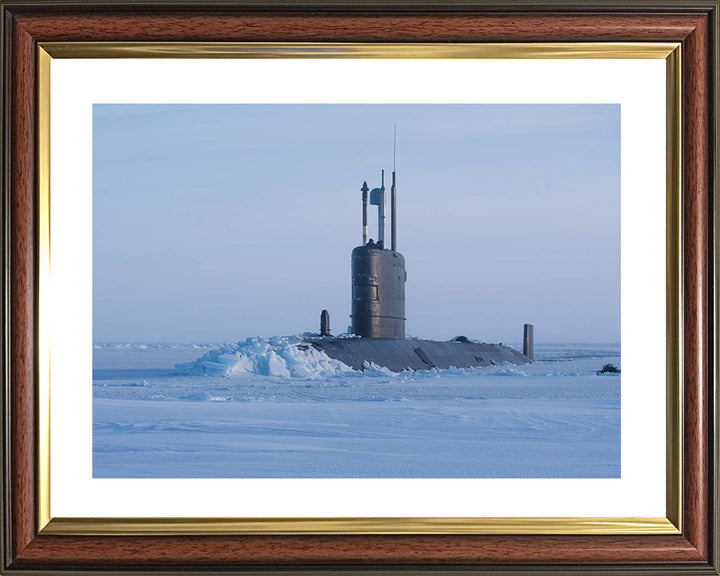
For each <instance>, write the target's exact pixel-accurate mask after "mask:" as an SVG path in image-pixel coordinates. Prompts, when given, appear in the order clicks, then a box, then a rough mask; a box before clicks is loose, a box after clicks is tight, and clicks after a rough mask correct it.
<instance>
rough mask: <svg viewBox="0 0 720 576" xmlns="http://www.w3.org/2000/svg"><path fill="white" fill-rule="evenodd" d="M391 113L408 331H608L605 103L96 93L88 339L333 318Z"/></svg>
mask: <svg viewBox="0 0 720 576" xmlns="http://www.w3.org/2000/svg"><path fill="white" fill-rule="evenodd" d="M394 124H397V131H398V136H397V143H398V145H397V171H398V250H399V251H400V252H402V253H403V254H404V256H405V260H406V267H407V273H408V282H407V285H406V299H407V310H406V312H407V314H406V315H407V319H408V320H407V332H408V333H409V334H412V335H415V336H420V337H426V338H438V339H446V338H452V337H454V336H456V335H458V334H464V335H467V336H468V337H470V338H477V339H480V340H484V341H488V342H518V341H520V340H521V336H522V325H523V323H525V322H530V323H533V324H535V334H536V342H568V343H579V342H619V341H620V106H619V105H605V104H602V105H585V104H583V105H478V104H472V105H443V104H440V105H377V104H375V105H167V104H161V105H137V104H127V105H126V104H119V105H114V104H102V105H99V104H98V105H95V106H94V109H93V277H94V284H93V330H94V334H93V340H94V341H95V342H218V341H236V340H239V339H242V338H245V337H247V336H254V335H263V336H270V335H279V334H294V333H300V332H304V331H311V330H317V329H318V325H319V315H320V311H321V310H322V309H323V308H327V309H328V310H329V312H330V319H331V327H332V329H333V331H334V332H340V331H344V330H345V328H346V327H347V325H348V324H349V323H350V318H349V314H350V252H351V250H352V248H353V247H354V246H357V245H358V244H360V241H361V202H360V198H361V192H360V187H361V186H362V183H363V180H367V182H368V185H369V186H370V187H371V188H372V187H375V186H378V185H379V184H380V170H381V169H385V171H386V174H388V175H389V173H390V172H391V171H392V161H393V125H394ZM388 181H389V180H388ZM369 220H370V224H371V226H370V235H371V237H373V238H377V232H376V211H375V209H374V208H373V209H372V210H371V211H370V218H369ZM389 222H390V220H389V213H388V220H387V224H388V232H387V236H388V237H389Z"/></svg>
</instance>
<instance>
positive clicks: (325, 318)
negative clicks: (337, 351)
mask: <svg viewBox="0 0 720 576" xmlns="http://www.w3.org/2000/svg"><path fill="white" fill-rule="evenodd" d="M320 336H330V313H329V312H328V311H327V310H323V311H322V312H321V313H320Z"/></svg>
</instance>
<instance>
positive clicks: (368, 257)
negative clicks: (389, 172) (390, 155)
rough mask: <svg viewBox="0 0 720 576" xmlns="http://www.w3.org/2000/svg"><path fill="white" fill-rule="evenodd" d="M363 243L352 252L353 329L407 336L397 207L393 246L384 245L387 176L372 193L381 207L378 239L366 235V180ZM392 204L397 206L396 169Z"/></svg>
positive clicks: (360, 333) (360, 332)
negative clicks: (398, 250) (397, 231)
mask: <svg viewBox="0 0 720 576" xmlns="http://www.w3.org/2000/svg"><path fill="white" fill-rule="evenodd" d="M361 190H362V192H363V244H362V245H361V246H358V247H356V248H355V249H353V251H352V256H351V264H350V267H351V275H352V306H351V309H352V313H351V315H350V316H351V319H352V332H353V334H355V335H357V336H362V337H363V338H393V339H403V338H405V282H406V280H407V273H406V272H405V258H404V257H403V255H402V254H400V253H399V252H397V250H396V249H395V248H396V238H395V210H394V209H393V211H392V214H391V217H392V218H391V219H392V222H391V229H392V231H393V235H392V244H393V249H391V250H389V249H387V248H385V178H384V173H383V177H382V184H381V187H380V188H375V189H373V190H372V191H371V192H370V204H371V205H376V206H377V207H378V241H377V242H373V240H372V239H370V240H369V241H368V242H366V241H365V240H366V238H367V203H366V198H367V183H363V187H362V188H361ZM391 190H392V205H393V208H394V206H395V172H393V184H392V189H391Z"/></svg>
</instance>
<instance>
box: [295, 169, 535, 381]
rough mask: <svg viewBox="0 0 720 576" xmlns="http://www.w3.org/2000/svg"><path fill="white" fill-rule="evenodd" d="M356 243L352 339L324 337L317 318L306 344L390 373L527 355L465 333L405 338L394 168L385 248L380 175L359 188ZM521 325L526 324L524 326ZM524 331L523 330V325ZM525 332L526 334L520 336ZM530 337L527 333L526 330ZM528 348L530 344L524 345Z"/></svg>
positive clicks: (325, 333)
mask: <svg viewBox="0 0 720 576" xmlns="http://www.w3.org/2000/svg"><path fill="white" fill-rule="evenodd" d="M360 190H361V192H362V223H363V230H362V245H360V246H357V247H356V248H354V249H353V251H352V259H351V273H352V306H351V307H352V314H351V315H350V316H351V318H352V326H351V329H352V333H353V334H354V335H355V336H358V338H332V337H330V338H328V336H329V333H330V320H329V317H328V318H327V325H325V324H324V321H325V316H324V315H325V314H326V311H324V310H323V315H322V316H321V326H320V336H321V337H320V338H317V337H308V338H306V342H307V343H309V344H311V345H312V346H313V347H314V348H316V349H317V350H321V351H322V352H324V353H325V354H327V355H328V356H329V357H330V358H333V359H335V360H340V361H341V362H343V363H344V364H347V365H348V366H351V367H352V368H354V369H355V370H363V369H364V368H366V367H367V366H369V365H370V364H374V365H376V366H380V367H384V368H387V369H389V370H393V371H395V372H399V371H402V370H429V369H431V368H450V367H451V366H454V367H456V368H468V367H471V366H494V365H496V364H501V363H502V362H510V363H512V364H524V363H526V362H530V361H531V358H529V357H528V356H525V355H523V354H521V353H520V352H518V351H517V350H514V349H512V348H510V347H509V346H503V345H502V343H501V344H484V343H479V342H471V341H470V340H468V338H467V337H466V336H458V337H457V338H455V339H454V340H450V341H444V342H441V341H435V340H421V339H419V338H405V282H406V281H407V273H406V272H405V258H404V256H403V255H402V254H400V252H398V251H397V227H396V225H395V220H396V216H397V214H396V196H397V191H396V186H395V171H394V170H393V175H392V188H391V189H390V190H391V192H390V193H391V223H390V230H391V240H390V246H391V248H390V249H386V248H385V173H384V171H383V172H382V176H381V185H380V187H379V188H373V189H372V190H369V188H368V185H367V182H363V185H362V188H360ZM368 192H370V196H369V200H370V204H371V205H372V206H377V207H378V240H377V242H373V240H372V239H370V240H368V225H367V220H368V218H367V216H368V214H367V208H368ZM526 326H527V325H526ZM526 330H527V328H526ZM526 335H527V334H526ZM531 335H532V333H531ZM530 351H531V352H532V347H531V348H530Z"/></svg>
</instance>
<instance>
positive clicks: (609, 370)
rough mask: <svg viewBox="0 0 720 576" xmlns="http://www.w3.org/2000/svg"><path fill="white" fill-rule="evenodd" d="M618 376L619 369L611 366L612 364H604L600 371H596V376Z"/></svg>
mask: <svg viewBox="0 0 720 576" xmlns="http://www.w3.org/2000/svg"><path fill="white" fill-rule="evenodd" d="M606 373H610V374H620V369H619V368H618V367H617V366H613V365H612V364H605V366H603V367H602V370H598V371H597V372H596V374H598V375H600V374H606Z"/></svg>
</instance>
